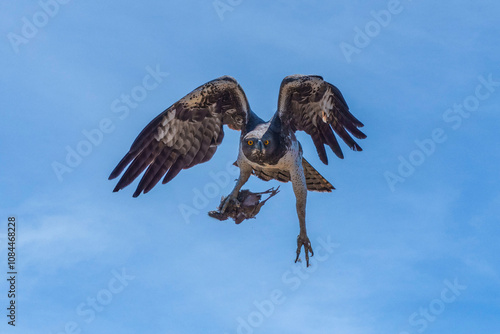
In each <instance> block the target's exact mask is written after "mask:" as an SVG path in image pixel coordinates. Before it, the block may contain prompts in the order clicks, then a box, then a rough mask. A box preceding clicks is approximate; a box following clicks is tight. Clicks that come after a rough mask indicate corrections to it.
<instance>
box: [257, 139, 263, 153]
mask: <svg viewBox="0 0 500 334" xmlns="http://www.w3.org/2000/svg"><path fill="white" fill-rule="evenodd" d="M257 147H258V149H259V152H260V153H262V150H263V149H264V145H263V144H262V141H261V140H259V141H258V143H257Z"/></svg>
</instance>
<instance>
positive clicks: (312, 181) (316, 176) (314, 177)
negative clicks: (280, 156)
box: [302, 158, 335, 192]
mask: <svg viewBox="0 0 500 334" xmlns="http://www.w3.org/2000/svg"><path fill="white" fill-rule="evenodd" d="M302 168H304V175H305V177H306V184H307V190H311V191H319V192H331V191H332V189H335V188H334V187H333V186H332V184H331V183H330V182H328V181H327V180H326V179H325V178H324V177H323V176H322V175H321V174H320V173H319V172H318V171H317V170H316V169H314V167H313V166H311V164H309V162H307V160H306V159H304V158H302Z"/></svg>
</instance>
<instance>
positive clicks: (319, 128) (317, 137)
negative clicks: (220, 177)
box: [109, 75, 366, 265]
mask: <svg viewBox="0 0 500 334" xmlns="http://www.w3.org/2000/svg"><path fill="white" fill-rule="evenodd" d="M224 124H226V125H227V126H229V128H231V129H233V130H239V131H241V136H240V144H239V153H238V159H237V162H236V164H237V166H238V167H239V170H240V175H239V178H238V180H237V182H236V185H235V187H234V189H233V190H232V191H231V193H230V194H229V195H228V196H227V197H226V198H225V202H224V203H223V206H222V212H224V210H226V208H227V206H228V204H230V203H234V202H235V201H237V195H238V193H239V191H240V189H241V187H242V186H243V185H244V184H245V183H246V182H247V180H248V178H249V177H250V175H255V176H257V177H258V178H260V179H262V180H265V181H269V180H271V179H275V180H278V181H281V182H288V181H291V182H292V186H293V191H294V193H295V198H296V207H297V216H298V219H299V226H300V233H299V235H298V237H297V256H296V258H295V262H297V260H298V259H299V255H300V252H301V248H302V247H304V252H305V258H306V262H307V265H309V253H310V254H311V256H312V255H313V254H314V253H313V250H312V247H311V242H310V241H309V238H308V236H307V232H306V219H305V217H306V197H307V190H311V191H319V192H331V191H332V189H334V187H333V186H332V185H331V184H330V183H329V182H328V181H327V180H326V179H325V178H324V177H323V176H321V174H320V173H319V172H318V171H316V169H314V167H312V166H311V165H310V164H309V163H308V162H307V161H306V160H305V159H304V158H303V157H302V147H301V144H300V143H299V141H298V140H297V138H296V137H295V131H297V130H302V131H305V132H306V133H307V134H309V135H310V136H311V138H312V140H313V143H314V145H315V146H316V150H317V152H318V155H319V158H320V160H321V161H322V162H323V163H324V164H328V159H327V155H326V151H325V144H326V145H328V146H330V148H331V149H332V151H333V152H334V153H335V155H337V157H339V158H341V159H342V158H343V154H342V150H341V148H340V146H339V143H338V141H337V139H336V137H335V135H334V133H333V131H335V133H336V134H337V135H338V136H339V137H340V138H342V140H343V141H344V142H345V143H346V144H347V145H348V146H349V147H350V148H351V149H352V150H354V151H361V147H360V146H359V145H358V144H357V143H356V142H355V141H354V140H353V138H352V137H351V136H350V135H349V133H350V134H351V135H353V136H354V137H356V138H358V139H363V138H366V135H365V134H364V133H363V132H361V131H360V130H359V129H358V128H359V127H362V126H363V124H362V123H361V122H360V121H359V120H358V119H357V118H356V117H354V116H353V115H352V114H351V113H350V112H349V108H348V107H347V103H346V101H345V100H344V97H343V96H342V94H341V93H340V91H339V90H338V88H337V87H335V86H334V85H332V84H330V83H328V82H326V81H324V80H323V78H322V77H321V76H316V75H291V76H287V77H286V78H285V79H283V81H282V83H281V87H280V92H279V98H278V110H277V111H276V113H275V114H274V116H273V117H272V118H271V120H270V121H268V122H264V121H263V120H262V119H261V118H260V117H259V116H257V115H256V114H255V113H254V112H253V111H252V110H251V109H250V105H249V104H248V101H247V98H246V96H245V93H244V92H243V89H242V88H241V87H240V85H239V84H238V82H237V81H236V80H235V79H234V78H232V77H230V76H223V77H220V78H218V79H215V80H212V81H210V82H208V83H206V84H204V85H202V86H200V87H198V88H196V89H195V90H194V91H192V92H191V93H189V94H187V95H186V96H185V97H183V98H182V99H180V100H179V101H177V102H176V103H174V104H173V105H172V106H170V107H169V108H167V109H166V110H165V111H164V112H162V113H161V114H160V115H158V116H157V117H156V118H155V119H153V120H152V121H151V122H150V123H149V124H148V125H147V126H146V127H145V128H144V130H142V132H141V133H140V134H139V136H137V138H136V139H135V141H134V142H133V144H132V146H131V148H130V150H129V152H128V153H127V154H126V155H125V156H124V157H123V159H122V160H121V161H120V163H118V165H117V166H116V168H115V169H114V170H113V172H112V173H111V175H110V176H109V179H114V178H116V177H117V176H119V175H120V174H121V173H122V172H123V171H124V170H125V168H127V166H128V168H127V169H126V171H125V173H124V174H123V176H122V177H121V179H120V181H118V184H117V185H116V187H115V188H114V191H119V190H121V189H123V188H125V187H126V186H128V185H129V184H130V183H132V182H133V181H134V180H135V179H136V178H137V177H138V176H139V175H140V174H141V173H142V172H144V170H145V172H144V174H143V176H142V178H141V180H140V182H139V185H138V186H137V189H136V191H135V192H134V194H133V196H134V197H137V196H139V195H140V194H141V193H147V192H148V191H150V190H151V189H152V188H153V187H154V186H155V185H156V184H157V183H158V181H160V179H162V178H163V181H162V183H163V184H165V183H167V182H169V181H170V180H172V179H173V178H174V177H175V176H176V175H177V174H178V173H179V172H180V171H181V170H182V169H188V168H191V167H193V166H195V165H198V164H201V163H203V162H206V161H208V160H210V159H211V158H212V156H213V155H214V153H215V151H216V150H217V147H218V146H219V145H220V144H221V142H222V138H223V137H224V130H223V125H224Z"/></svg>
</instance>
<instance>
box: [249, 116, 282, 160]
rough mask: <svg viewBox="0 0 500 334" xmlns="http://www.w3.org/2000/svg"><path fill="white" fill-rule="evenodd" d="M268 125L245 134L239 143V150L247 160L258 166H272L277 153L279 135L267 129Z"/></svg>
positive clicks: (260, 126) (262, 125) (259, 126)
mask: <svg viewBox="0 0 500 334" xmlns="http://www.w3.org/2000/svg"><path fill="white" fill-rule="evenodd" d="M268 126H269V124H261V125H258V126H257V127H256V128H255V129H254V130H253V131H250V132H249V133H247V134H246V135H245V136H244V137H243V138H242V142H241V150H242V151H243V154H245V156H246V157H247V159H248V160H250V161H252V162H255V163H258V164H274V163H275V162H274V161H276V158H279V157H277V155H278V151H279V145H280V135H279V133H276V132H274V131H271V129H269V128H268Z"/></svg>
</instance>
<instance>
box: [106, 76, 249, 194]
mask: <svg viewBox="0 0 500 334" xmlns="http://www.w3.org/2000/svg"><path fill="white" fill-rule="evenodd" d="M249 110H250V106H249V104H248V101H247V98H246V96H245V93H244V92H243V89H242V88H241V87H240V85H239V84H238V82H237V81H236V80H235V79H234V78H232V77H229V76H223V77H220V78H218V79H215V80H212V81H210V82H208V83H206V84H204V85H202V86H200V87H198V88H196V89H195V90H193V91H192V92H191V93H189V94H187V95H186V96H185V97H183V98H182V99H180V100H179V101H177V102H176V103H174V104H173V105H172V106H170V107H169V108H167V109H166V110H165V111H164V112H162V113H161V114H159V115H158V116H157V117H155V118H154V119H153V120H152V121H151V122H150V123H149V124H148V125H147V126H146V127H145V128H144V129H143V130H142V131H141V133H140V134H139V135H138V136H137V138H136V139H135V140H134V142H133V143H132V146H131V147H130V150H129V152H128V153H127V154H126V155H125V156H124V157H123V159H122V160H121V161H120V162H119V163H118V165H117V166H116V167H115V169H114V170H113V171H112V172H111V175H110V176H109V179H110V180H111V179H114V178H116V177H118V176H119V175H120V174H122V172H123V171H125V172H124V173H123V175H122V177H121V178H120V180H119V181H118V183H117V185H116V187H115V189H114V190H113V191H119V190H121V189H123V188H125V187H126V186H128V185H129V184H131V183H132V182H133V181H134V180H135V179H136V178H137V177H138V176H139V175H140V174H141V173H142V172H144V171H145V172H144V174H143V176H142V179H141V181H140V182H139V184H138V186H137V189H136V191H135V192H134V194H133V196H134V197H137V196H139V195H140V194H141V193H143V192H144V193H147V192H148V191H150V190H151V189H152V188H153V187H154V186H155V185H156V184H157V183H158V182H159V181H160V179H161V178H162V177H163V181H162V183H163V184H165V183H167V182H169V181H171V180H172V179H173V178H174V177H175V176H176V175H177V174H178V173H179V172H180V171H181V170H182V169H188V168H191V167H193V166H195V165H197V164H200V163H203V162H206V161H208V160H210V159H211V158H212V156H213V155H214V153H215V151H216V150H217V146H219V145H220V144H221V143H222V139H223V138H224V130H223V125H224V124H226V125H228V126H229V127H230V128H231V129H235V130H241V129H242V128H243V127H244V126H245V124H246V122H247V120H248V112H249Z"/></svg>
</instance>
